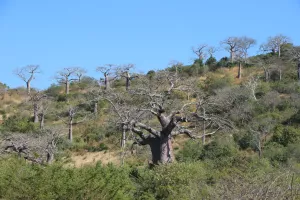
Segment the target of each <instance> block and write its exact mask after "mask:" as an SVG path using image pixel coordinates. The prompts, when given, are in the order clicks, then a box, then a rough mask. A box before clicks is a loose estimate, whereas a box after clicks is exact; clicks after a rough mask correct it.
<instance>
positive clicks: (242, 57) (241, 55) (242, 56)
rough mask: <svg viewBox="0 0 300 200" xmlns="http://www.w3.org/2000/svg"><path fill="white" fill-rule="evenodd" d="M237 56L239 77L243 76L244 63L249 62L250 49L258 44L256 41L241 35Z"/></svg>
mask: <svg viewBox="0 0 300 200" xmlns="http://www.w3.org/2000/svg"><path fill="white" fill-rule="evenodd" d="M236 42H237V43H236V45H237V46H236V48H237V51H236V57H237V60H238V62H239V70H238V76H237V77H238V78H239V79H240V78H241V77H242V63H246V62H247V58H248V50H249V49H250V48H251V47H253V46H254V45H255V44H256V41H255V40H254V39H252V38H249V37H245V36H244V37H240V38H238V40H237V41H236Z"/></svg>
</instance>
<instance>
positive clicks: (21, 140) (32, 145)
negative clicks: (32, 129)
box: [0, 128, 61, 164]
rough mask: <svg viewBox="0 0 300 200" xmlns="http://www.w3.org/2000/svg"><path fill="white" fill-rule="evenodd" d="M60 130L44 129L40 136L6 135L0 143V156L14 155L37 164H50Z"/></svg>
mask: <svg viewBox="0 0 300 200" xmlns="http://www.w3.org/2000/svg"><path fill="white" fill-rule="evenodd" d="M60 132H61V130H60V129H59V128H51V129H46V130H44V131H43V132H41V133H40V134H24V133H13V134H10V133H7V134H6V136H5V137H4V138H3V140H2V142H1V141H0V155H1V154H11V153H16V154H17V155H18V157H19V158H24V159H25V160H28V161H31V162H33V163H38V164H45V163H49V164H51V163H52V162H53V160H54V154H55V153H56V151H57V142H58V141H59V138H60V137H61V135H60Z"/></svg>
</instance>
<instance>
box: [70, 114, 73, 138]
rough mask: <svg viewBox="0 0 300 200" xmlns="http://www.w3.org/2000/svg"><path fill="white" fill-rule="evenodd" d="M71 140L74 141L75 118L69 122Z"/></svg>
mask: <svg viewBox="0 0 300 200" xmlns="http://www.w3.org/2000/svg"><path fill="white" fill-rule="evenodd" d="M69 140H70V142H72V141H73V120H72V119H71V120H70V122H69Z"/></svg>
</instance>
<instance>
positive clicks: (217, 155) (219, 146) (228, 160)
mask: <svg viewBox="0 0 300 200" xmlns="http://www.w3.org/2000/svg"><path fill="white" fill-rule="evenodd" d="M237 155H238V150H237V148H236V146H235V144H234V143H233V142H230V141H226V140H224V141H221V140H216V141H212V142H210V143H209V144H207V145H205V146H204V148H203V151H202V153H201V155H200V159H201V160H204V161H205V160H210V161H213V163H214V165H215V166H216V167H225V166H230V165H232V162H233V161H234V158H235V157H236V156H237Z"/></svg>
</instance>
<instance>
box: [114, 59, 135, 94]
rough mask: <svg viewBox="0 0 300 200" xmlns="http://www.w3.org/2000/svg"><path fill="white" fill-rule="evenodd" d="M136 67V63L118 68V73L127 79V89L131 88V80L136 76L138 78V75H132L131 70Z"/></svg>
mask: <svg viewBox="0 0 300 200" xmlns="http://www.w3.org/2000/svg"><path fill="white" fill-rule="evenodd" d="M133 68H134V64H127V65H123V66H121V67H119V68H118V69H117V74H118V76H120V77H121V78H124V79H125V81H126V91H128V90H129V87H130V85H131V81H132V80H133V79H134V78H138V75H131V73H130V71H131V70H132V69H133Z"/></svg>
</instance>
